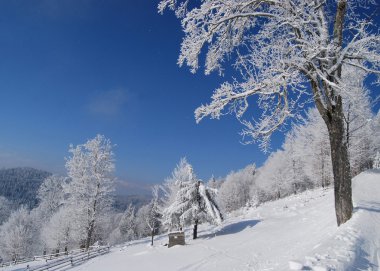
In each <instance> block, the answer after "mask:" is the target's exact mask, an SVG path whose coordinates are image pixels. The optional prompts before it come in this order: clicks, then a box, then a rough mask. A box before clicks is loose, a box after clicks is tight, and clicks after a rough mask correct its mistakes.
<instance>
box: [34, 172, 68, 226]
mask: <svg viewBox="0 0 380 271" xmlns="http://www.w3.org/2000/svg"><path fill="white" fill-rule="evenodd" d="M66 180H67V178H65V177H61V176H57V175H51V176H49V177H47V178H46V179H45V180H44V181H43V183H42V184H41V186H40V188H39V189H38V192H37V198H38V199H39V202H40V203H39V205H38V208H37V209H38V211H39V212H40V218H41V219H42V220H43V221H47V220H49V219H50V217H51V216H52V215H53V214H54V213H56V212H57V211H58V208H59V207H60V206H61V205H62V204H63V200H64V198H63V196H64V192H63V186H64V184H65V182H66Z"/></svg>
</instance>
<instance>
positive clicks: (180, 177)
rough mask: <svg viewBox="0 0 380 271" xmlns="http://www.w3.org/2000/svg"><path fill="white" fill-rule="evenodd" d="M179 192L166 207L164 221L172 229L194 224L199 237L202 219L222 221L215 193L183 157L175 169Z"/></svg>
mask: <svg viewBox="0 0 380 271" xmlns="http://www.w3.org/2000/svg"><path fill="white" fill-rule="evenodd" d="M173 178H177V179H176V185H177V186H178V192H177V194H176V197H175V200H174V202H173V203H172V204H171V205H170V206H168V207H167V208H165V209H164V211H163V223H164V224H165V225H166V226H168V227H169V228H170V229H172V228H173V227H177V228H182V227H185V226H187V225H192V224H193V225H194V229H193V238H194V239H196V238H197V232H198V223H199V222H201V220H202V219H204V220H208V221H210V222H213V223H217V224H218V223H221V222H222V219H223V218H222V214H221V212H220V210H219V208H218V206H217V204H216V201H215V193H214V191H213V190H212V189H208V188H206V186H205V185H204V184H203V182H202V181H200V180H198V179H197V178H196V176H195V174H194V171H193V167H192V166H191V165H190V164H189V163H188V162H187V161H186V159H185V158H182V159H181V161H180V163H179V164H178V165H177V167H176V168H175V170H174V171H173Z"/></svg>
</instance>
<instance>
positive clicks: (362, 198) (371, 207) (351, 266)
mask: <svg viewBox="0 0 380 271" xmlns="http://www.w3.org/2000/svg"><path fill="white" fill-rule="evenodd" d="M353 190H354V193H353V197H354V205H355V213H354V216H353V218H352V219H351V220H350V221H349V222H347V223H346V224H345V225H343V226H341V227H340V228H338V227H337V226H336V222H335V213H334V200H333V190H332V189H328V190H322V189H317V190H314V191H307V192H305V193H302V194H299V195H294V196H291V197H288V198H285V199H281V200H279V201H275V202H269V203H266V204H264V205H262V206H260V207H258V208H256V209H249V210H246V211H241V214H240V215H239V216H237V217H233V218H232V217H231V218H228V219H227V220H226V221H225V222H224V223H223V226H221V227H213V226H210V225H201V227H200V229H201V232H200V234H199V236H200V238H199V239H198V240H195V241H194V240H191V239H190V231H188V236H187V245H186V246H175V247H172V248H167V247H165V246H163V245H164V244H165V243H166V242H167V237H166V236H160V237H158V238H157V240H156V243H155V245H154V246H153V247H150V246H149V245H148V243H149V241H148V240H144V241H138V242H134V243H131V244H129V245H126V246H124V247H118V248H114V249H113V251H112V252H111V253H110V254H108V255H105V256H102V257H98V258H95V259H93V260H91V261H89V262H87V263H85V264H83V265H81V266H78V267H76V268H75V269H74V270H78V271H79V270H81V271H87V270H89V271H97V270H99V271H104V270H113V271H117V270H218V271H219V270H229V271H230V270H290V269H294V270H379V263H380V172H374V171H369V172H366V173H362V174H360V175H359V176H357V177H356V178H355V179H354V180H353Z"/></svg>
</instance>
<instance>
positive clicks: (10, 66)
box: [0, 0, 282, 185]
mask: <svg viewBox="0 0 380 271" xmlns="http://www.w3.org/2000/svg"><path fill="white" fill-rule="evenodd" d="M157 3H158V1H151V0H137V1H129V0H111V1H110V0H64V1H58V0H38V1H37V0H30V1H25V0H3V1H0V123H1V132H0V168H1V167H13V166H32V167H37V168H41V169H45V170H49V171H52V172H55V173H60V174H65V168H64V164H65V160H64V157H65V156H67V155H68V152H67V150H68V146H69V144H70V143H73V144H74V145H76V144H81V143H84V142H85V141H86V140H87V139H90V138H93V137H94V136H95V135H96V134H98V133H100V134H104V135H105V136H106V137H108V138H110V139H111V140H112V142H113V143H114V144H117V146H116V148H115V154H116V161H117V162H116V175H117V176H118V177H119V178H120V179H122V180H126V181H128V182H131V183H135V184H136V183H137V184H141V185H144V184H146V183H156V182H162V181H163V180H164V178H165V177H166V176H169V175H170V173H171V171H172V169H173V168H174V166H175V165H176V163H177V162H178V161H179V159H180V158H181V157H183V156H186V157H187V158H188V160H189V162H190V163H192V164H193V166H194V169H195V171H196V173H197V174H198V176H199V177H200V178H202V179H208V178H209V177H210V176H211V175H212V174H214V175H215V176H223V175H225V174H227V173H228V172H229V171H230V170H233V169H239V168H242V167H244V166H246V165H247V164H249V163H252V162H255V163H257V164H258V165H261V164H262V163H263V161H264V160H265V159H266V155H264V154H263V153H262V152H261V151H259V149H258V147H257V146H255V145H248V146H245V145H242V144H241V143H240V140H241V138H240V136H239V135H238V132H239V131H240V129H241V128H242V127H241V126H240V125H239V124H238V122H237V121H236V120H235V119H234V118H233V117H232V116H227V117H225V118H223V119H221V120H219V121H216V120H204V121H202V122H201V123H200V124H198V125H197V124H196V123H195V120H194V113H193V112H194V109H195V108H197V107H198V106H199V105H200V104H201V103H207V102H208V101H209V99H210V95H211V93H212V91H213V89H214V88H215V87H217V86H218V85H219V83H220V82H222V81H223V80H224V79H223V78H220V77H218V76H217V75H212V76H204V75H203V74H202V73H201V72H199V73H197V74H195V75H193V74H191V73H190V72H189V70H188V69H187V68H179V67H178V66H177V64H176V62H177V57H178V53H179V47H180V42H181V40H182V37H183V34H182V33H181V30H180V23H179V21H178V20H177V19H176V18H175V17H174V15H173V14H172V13H171V12H167V13H166V14H164V16H161V15H159V14H158V13H157ZM227 79H228V78H227ZM281 140H282V136H276V137H274V138H273V144H272V147H273V148H274V149H276V148H277V147H278V146H279V145H280V144H281Z"/></svg>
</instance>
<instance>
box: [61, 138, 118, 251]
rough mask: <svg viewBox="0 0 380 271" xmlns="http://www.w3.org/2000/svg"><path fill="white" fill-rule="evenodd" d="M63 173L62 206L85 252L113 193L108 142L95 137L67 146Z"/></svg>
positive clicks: (111, 159)
mask: <svg viewBox="0 0 380 271" xmlns="http://www.w3.org/2000/svg"><path fill="white" fill-rule="evenodd" d="M69 152H70V153H71V157H69V158H68V159H67V161H66V169H67V172H68V176H69V177H70V179H71V181H70V182H69V183H68V185H66V186H65V193H66V194H67V195H68V196H67V199H66V202H65V204H66V205H68V207H69V208H70V207H71V208H72V210H74V211H73V217H72V218H71V219H72V227H73V228H74V231H75V232H76V233H77V234H78V237H79V238H80V240H81V241H82V242H83V244H82V245H84V246H85V247H86V248H88V247H89V246H90V245H91V243H92V242H93V241H94V240H93V239H94V238H93V237H94V236H93V235H94V232H95V230H96V227H97V223H98V222H99V219H100V218H101V217H102V215H103V214H105V213H106V212H107V211H109V209H110V207H111V203H112V193H113V190H114V177H113V172H114V169H115V166H114V154H113V152H112V145H111V141H110V140H109V139H106V138H105V137H104V136H103V135H97V136H96V137H95V138H94V139H91V140H88V141H87V142H86V143H85V144H82V145H78V146H76V147H74V146H70V150H69Z"/></svg>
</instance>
